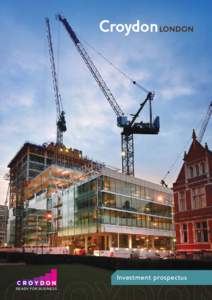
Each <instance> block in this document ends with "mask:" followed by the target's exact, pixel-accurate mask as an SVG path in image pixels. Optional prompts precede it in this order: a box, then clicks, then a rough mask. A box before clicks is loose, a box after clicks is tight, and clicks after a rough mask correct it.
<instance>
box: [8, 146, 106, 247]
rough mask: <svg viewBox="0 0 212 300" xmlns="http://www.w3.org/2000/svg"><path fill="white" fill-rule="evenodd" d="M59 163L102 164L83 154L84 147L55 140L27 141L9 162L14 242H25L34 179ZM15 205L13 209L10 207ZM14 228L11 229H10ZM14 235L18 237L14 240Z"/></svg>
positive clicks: (72, 165) (75, 165)
mask: <svg viewBox="0 0 212 300" xmlns="http://www.w3.org/2000/svg"><path fill="white" fill-rule="evenodd" d="M53 164H57V165H58V166H63V167H66V168H72V169H75V170H83V171H85V172H88V171H89V170H91V169H92V170H98V169H99V168H100V167H101V166H102V165H103V164H101V163H98V162H95V161H93V160H91V159H88V158H87V157H84V156H83V155H82V151H80V150H77V149H72V148H66V147H65V146H58V145H56V144H54V143H50V144H43V145H42V146H41V145H35V144H32V143H25V144H24V145H23V146H22V147H21V149H20V150H19V151H18V152H17V154H16V155H15V157H14V158H13V159H12V160H11V162H10V163H9V164H8V167H9V169H10V185H9V187H10V196H9V207H10V221H11V224H9V226H11V227H14V228H15V234H13V238H11V241H10V242H11V243H14V244H15V245H16V246H19V245H21V244H23V213H24V202H25V201H26V200H27V199H28V198H29V193H30V192H31V191H32V183H31V182H32V180H33V178H35V177H36V176H38V175H39V174H40V173H41V172H43V171H44V170H45V169H46V168H48V167H49V166H50V165H53ZM11 209H12V211H11ZM11 232H12V230H11ZM14 239H15V240H14Z"/></svg>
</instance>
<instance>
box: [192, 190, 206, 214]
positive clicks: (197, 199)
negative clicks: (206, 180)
mask: <svg viewBox="0 0 212 300" xmlns="http://www.w3.org/2000/svg"><path fill="white" fill-rule="evenodd" d="M203 207H206V198H205V188H204V187H199V188H195V189H192V209H198V208H203Z"/></svg>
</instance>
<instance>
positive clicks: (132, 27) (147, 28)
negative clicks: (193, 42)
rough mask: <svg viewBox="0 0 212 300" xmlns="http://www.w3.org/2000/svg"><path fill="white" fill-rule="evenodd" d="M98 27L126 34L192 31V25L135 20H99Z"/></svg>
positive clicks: (106, 30)
mask: <svg viewBox="0 0 212 300" xmlns="http://www.w3.org/2000/svg"><path fill="white" fill-rule="evenodd" d="M99 29H100V30H101V31H102V32H115V31H116V32H118V33H123V34H124V36H128V35H129V34H130V33H131V32H143V33H146V32H194V26H192V25H158V24H146V23H142V22H141V21H140V20H137V21H136V22H135V23H133V24H126V23H124V24H123V23H119V24H116V23H112V22H111V21H110V20H101V21H100V23H99Z"/></svg>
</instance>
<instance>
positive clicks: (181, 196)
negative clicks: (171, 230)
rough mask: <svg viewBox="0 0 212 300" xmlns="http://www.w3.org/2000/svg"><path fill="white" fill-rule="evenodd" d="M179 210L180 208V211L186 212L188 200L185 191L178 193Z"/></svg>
mask: <svg viewBox="0 0 212 300" xmlns="http://www.w3.org/2000/svg"><path fill="white" fill-rule="evenodd" d="M178 208H179V211H185V210H186V199H185V192H184V191H183V192H179V193H178Z"/></svg>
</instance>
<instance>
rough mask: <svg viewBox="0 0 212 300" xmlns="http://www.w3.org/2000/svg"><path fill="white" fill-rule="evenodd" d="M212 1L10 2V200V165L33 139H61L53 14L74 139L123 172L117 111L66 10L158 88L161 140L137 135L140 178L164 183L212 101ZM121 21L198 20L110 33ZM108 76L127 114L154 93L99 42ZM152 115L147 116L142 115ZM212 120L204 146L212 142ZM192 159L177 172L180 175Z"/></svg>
mask: <svg viewBox="0 0 212 300" xmlns="http://www.w3.org/2000/svg"><path fill="white" fill-rule="evenodd" d="M211 9H212V3H211V1H209V0H208V1H204V2H201V1H182V0H181V1H177V0H175V1H151V2H149V3H148V1H142V0H140V1H139V0H133V1H123V0H122V1H121V0H116V1H112V0H108V1H97V0H90V1H86V0H78V1H70V0H69V1H68V0H67V1H64V0H60V1H53V0H51V1H50V0H48V1H47V0H44V1H40V0H37V1H26V0H21V1H11V0H9V1H1V10H0V26H1V43H0V53H1V55H0V65H1V68H0V78H1V93H0V104H1V105H0V150H1V151H0V178H1V179H0V202H1V203H3V202H4V200H5V191H6V186H7V182H6V181H4V180H2V177H3V175H4V174H5V173H6V172H7V169H6V167H7V165H8V163H9V161H10V160H11V159H12V157H13V156H14V155H15V154H16V152H17V151H18V150H19V149H20V147H21V146H22V145H23V143H24V142H26V141H30V142H32V143H36V144H43V143H44V142H51V141H55V139H56V137H55V136H56V125H55V123H56V108H55V102H54V93H53V86H52V77H51V72H50V63H49V54H48V44H47V38H46V28H45V17H49V19H50V22H51V28H52V35H53V43H54V49H55V60H56V66H57V70H58V78H59V88H60V93H61V96H62V101H63V106H64V110H65V112H66V119H67V127H68V131H67V132H66V133H65V135H64V143H65V145H66V146H68V147H72V148H77V149H80V150H82V151H83V154H84V155H87V156H88V157H90V158H92V159H95V160H98V161H102V162H105V163H106V164H108V165H111V166H115V167H117V168H121V156H120V154H121V151H120V141H121V139H120V129H119V128H117V126H116V116H115V114H114V112H113V110H112V109H111V107H110V105H109V104H108V103H107V100H106V99H105V98H104V95H103V94H102V92H101V91H100V89H99V87H98V86H97V84H96V82H95V81H94V79H93V78H92V76H91V74H90V73H89V71H88V69H87V67H86V66H85V64H84V62H83V61H82V59H81V57H80V55H79V53H78V52H77V51H76V49H75V47H74V45H73V43H72V41H71V40H70V38H69V37H68V35H67V32H66V31H65V30H64V28H63V27H62V25H61V24H59V22H58V21H57V20H56V19H55V15H56V14H57V13H60V14H62V15H64V16H65V17H66V18H67V19H68V21H70V24H71V25H72V26H73V28H74V29H75V31H76V32H77V33H78V34H79V37H80V39H82V41H83V40H86V41H87V42H89V43H90V44H91V45H92V46H94V47H95V48H96V49H97V50H98V51H100V52H101V53H102V54H103V55H104V56H106V57H107V58H108V59H109V60H111V61H112V62H113V63H114V64H115V65H117V66H118V67H119V68H120V69H121V70H123V71H124V72H126V73H127V74H129V75H130V76H131V77H132V78H134V79H135V80H136V81H137V82H139V83H140V84H142V85H143V86H145V87H146V88H147V89H149V90H154V91H155V93H156V96H155V100H154V102H153V112H154V116H156V115H159V116H160V120H161V131H160V134H159V135H158V136H154V135H152V136H142V135H140V136H135V172H136V176H137V177H141V178H144V179H147V180H151V181H154V182H156V183H159V182H160V180H161V178H162V177H163V176H164V174H165V173H166V172H167V171H168V169H169V167H170V165H172V164H173V162H174V161H175V160H176V158H177V157H178V156H179V154H182V153H183V151H184V149H188V146H189V143H190V141H191V134H192V128H196V130H197V133H198V130H199V127H200V124H201V121H202V118H203V117H204V115H205V114H206V111H207V108H208V105H209V103H210V101H211V100H212V85H211V80H212V62H211V53H212V25H211ZM104 19H108V20H110V21H111V23H127V24H130V23H132V24H133V23H135V22H136V21H137V20H140V21H141V23H147V24H149V23H154V24H158V25H191V26H193V27H194V32H191V33H161V32H157V33H150V32H148V33H143V32H140V33H133V32H132V33H130V34H129V35H128V36H127V37H126V36H124V34H123V33H117V32H114V33H103V32H101V31H100V29H99V23H100V21H101V20H104ZM85 48H86V49H87V51H88V52H89V54H90V56H91V57H92V59H93V61H94V63H95V64H96V66H97V68H98V69H99V71H100V73H101V74H102V77H103V78H104V79H105V81H106V82H107V84H108V86H109V88H110V89H111V91H112V92H113V94H114V96H115V97H116V99H117V102H118V103H119V104H120V106H121V107H122V109H123V110H124V111H125V112H126V114H127V115H130V114H131V113H135V112H136V111H137V109H138V107H139V104H140V103H141V102H142V101H143V99H144V98H145V93H144V92H143V91H141V90H140V89H138V88H136V87H135V86H133V85H132V83H131V82H129V81H128V80H126V78H124V77H123V76H122V75H121V74H120V73H118V72H117V71H116V70H114V69H113V68H112V67H111V66H110V65H109V64H108V63H106V62H105V61H104V60H103V59H102V58H101V57H99V56H98V55H97V54H96V53H94V52H93V51H92V50H91V49H90V48H88V47H86V44H85ZM142 117H143V120H144V121H145V113H144V114H141V118H142ZM211 129H212V122H210V123H209V126H208V128H207V131H206V133H205V136H204V140H203V143H205V141H207V142H208V145H209V147H212V131H211ZM181 164H182V155H181V156H180V159H179V160H178V163H177V164H176V166H175V168H174V169H173V171H172V172H171V173H170V176H169V177H168V178H167V181H168V183H169V186H171V185H172V182H173V181H174V180H175V179H176V176H177V173H178V171H179V167H180V165H181Z"/></svg>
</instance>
